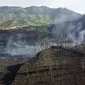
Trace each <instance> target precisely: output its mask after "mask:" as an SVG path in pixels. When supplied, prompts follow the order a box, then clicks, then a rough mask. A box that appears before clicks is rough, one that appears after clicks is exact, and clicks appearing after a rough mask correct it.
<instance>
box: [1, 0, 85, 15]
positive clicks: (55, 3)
mask: <svg viewBox="0 0 85 85" xmlns="http://www.w3.org/2000/svg"><path fill="white" fill-rule="evenodd" d="M0 6H20V7H29V6H48V7H51V8H58V7H66V8H68V9H71V10H73V11H75V12H78V13H82V14H85V0H0Z"/></svg>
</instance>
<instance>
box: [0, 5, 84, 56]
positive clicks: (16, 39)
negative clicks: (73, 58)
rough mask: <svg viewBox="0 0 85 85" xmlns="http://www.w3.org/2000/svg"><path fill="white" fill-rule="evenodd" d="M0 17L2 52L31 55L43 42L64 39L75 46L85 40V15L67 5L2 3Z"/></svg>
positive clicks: (61, 40)
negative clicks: (46, 5) (12, 4)
mask: <svg viewBox="0 0 85 85" xmlns="http://www.w3.org/2000/svg"><path fill="white" fill-rule="evenodd" d="M0 20H1V21H0V29H3V30H0V48H1V50H0V53H2V54H1V55H3V53H6V54H10V55H13V56H14V55H28V54H29V55H30V54H35V53H37V52H38V51H39V49H41V45H42V47H43V48H44V45H45V46H46V45H47V44H48V45H49V46H50V43H51V46H52V45H54V44H56V43H57V42H61V43H68V44H71V46H75V45H79V44H81V43H84V42H85V25H84V23H85V15H81V14H79V13H76V12H73V11H71V10H69V9H66V8H57V9H55V8H49V7H45V6H40V7H36V6H31V7H26V8H21V7H8V6H3V7H0ZM43 43H44V44H43ZM28 51H29V52H28Z"/></svg>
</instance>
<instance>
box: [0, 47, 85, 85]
mask: <svg viewBox="0 0 85 85" xmlns="http://www.w3.org/2000/svg"><path fill="white" fill-rule="evenodd" d="M84 61H85V55H84V54H83V53H80V52H78V51H76V50H72V49H66V48H63V47H61V46H52V47H50V48H48V49H45V50H42V51H40V52H39V53H38V54H37V55H36V56H35V57H34V58H32V59H30V60H28V61H26V62H24V63H22V64H17V65H12V66H8V67H7V71H8V72H6V73H5V75H4V76H3V77H4V78H3V79H2V80H1V81H3V83H4V84H11V85H27V84H29V85H60V84H61V83H62V84H63V85H70V84H72V85H85V81H84V80H85V78H84V77H85V63H83V62H84ZM14 69H15V70H14ZM2 73H3V72H2Z"/></svg>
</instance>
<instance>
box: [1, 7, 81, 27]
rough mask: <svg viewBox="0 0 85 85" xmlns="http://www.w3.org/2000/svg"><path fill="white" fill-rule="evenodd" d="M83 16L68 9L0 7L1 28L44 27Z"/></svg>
mask: <svg viewBox="0 0 85 85" xmlns="http://www.w3.org/2000/svg"><path fill="white" fill-rule="evenodd" d="M80 16H81V14H79V13H76V12H73V11H71V10H68V9H66V8H57V9H55V8H49V7H45V6H40V7H36V6H31V7H26V8H21V7H13V6H12V7H9V6H2V7H0V28H1V27H2V28H7V27H14V26H23V25H24V26H28V25H32V26H33V25H43V24H50V23H52V22H56V23H58V22H60V21H72V20H76V19H78V18H79V17H80Z"/></svg>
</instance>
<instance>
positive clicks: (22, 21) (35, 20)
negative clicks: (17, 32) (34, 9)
mask: <svg viewBox="0 0 85 85" xmlns="http://www.w3.org/2000/svg"><path fill="white" fill-rule="evenodd" d="M6 20H7V21H4V20H2V22H3V23H1V24H0V26H1V27H14V26H40V25H46V24H50V23H51V19H50V18H49V16H47V15H44V14H20V15H17V16H16V17H14V18H11V17H10V16H9V19H6Z"/></svg>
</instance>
